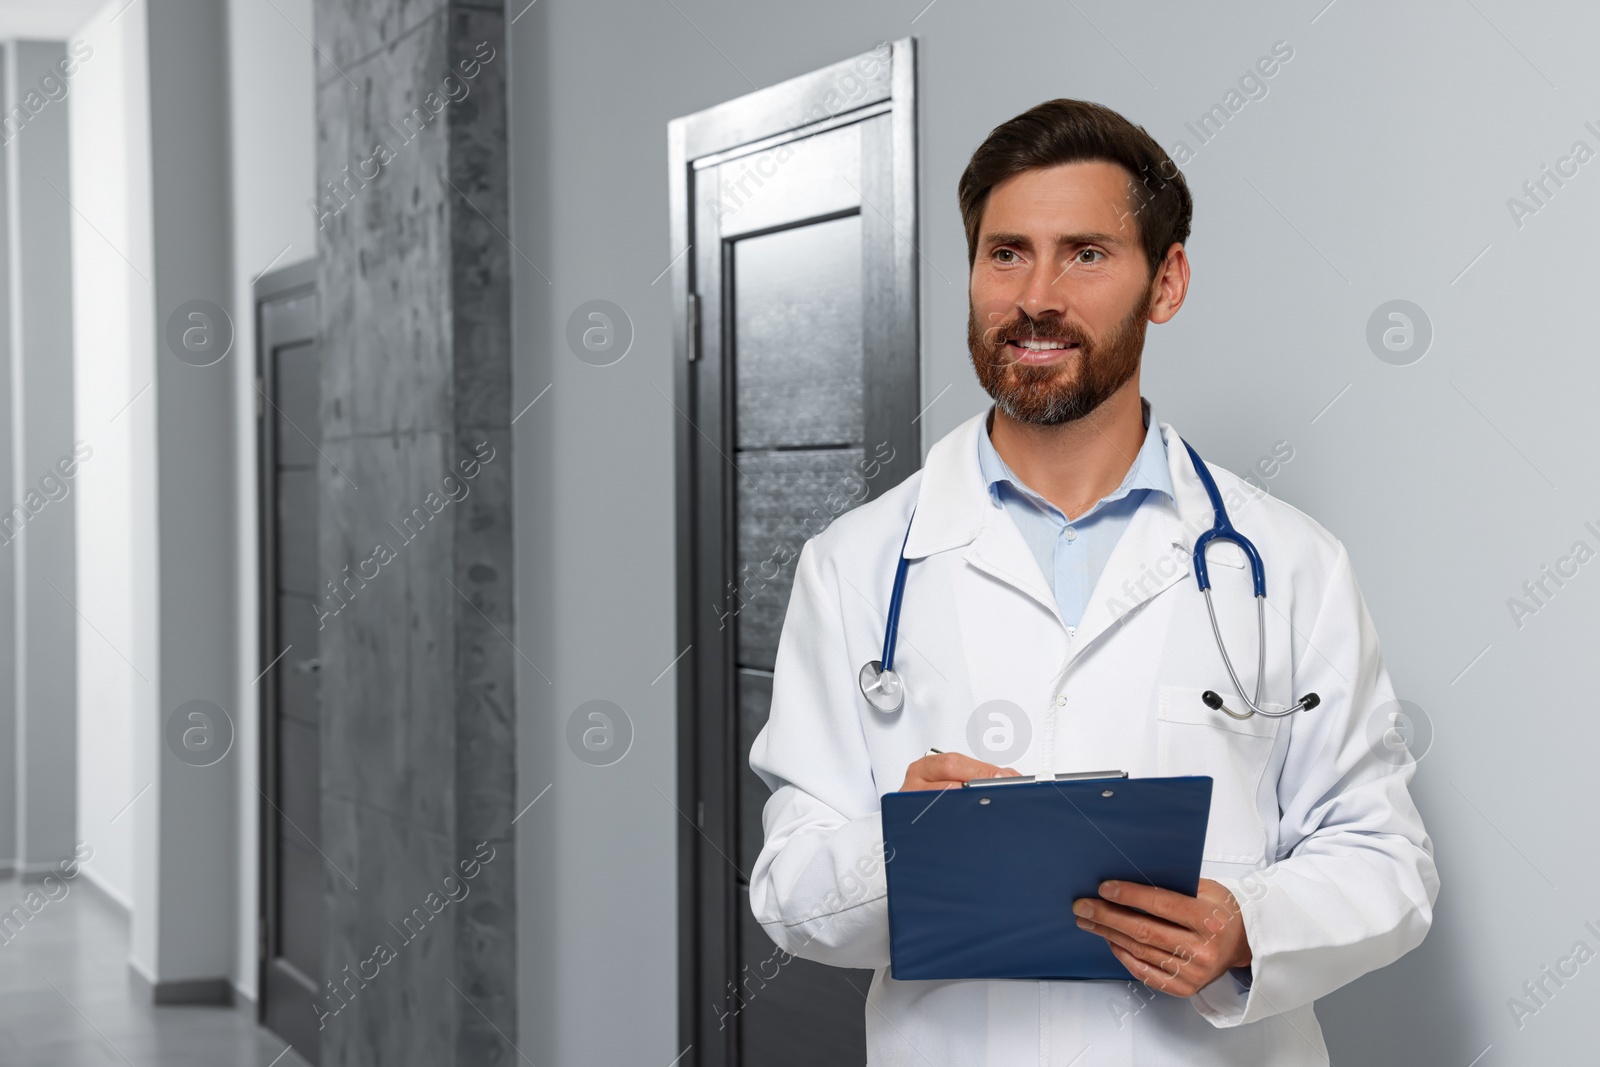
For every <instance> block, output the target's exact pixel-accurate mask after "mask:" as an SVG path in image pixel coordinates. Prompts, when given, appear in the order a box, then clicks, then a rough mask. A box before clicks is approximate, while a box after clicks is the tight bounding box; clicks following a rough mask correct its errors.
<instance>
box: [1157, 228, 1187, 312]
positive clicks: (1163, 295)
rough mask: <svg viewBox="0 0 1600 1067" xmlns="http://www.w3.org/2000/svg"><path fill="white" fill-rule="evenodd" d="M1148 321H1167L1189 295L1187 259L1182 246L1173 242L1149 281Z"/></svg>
mask: <svg viewBox="0 0 1600 1067" xmlns="http://www.w3.org/2000/svg"><path fill="white" fill-rule="evenodd" d="M1150 286H1151V300H1150V321H1151V322H1154V323H1157V324H1160V323H1163V322H1166V321H1168V320H1169V319H1171V318H1172V316H1174V315H1176V314H1177V313H1178V309H1179V308H1181V307H1182V306H1183V300H1184V297H1186V296H1188V295H1189V257H1188V255H1187V254H1186V253H1185V252H1184V250H1183V245H1181V244H1178V243H1177V242H1173V245H1172V247H1171V248H1169V249H1167V255H1166V258H1164V259H1163V260H1162V261H1161V267H1160V269H1159V270H1157V271H1156V276H1155V277H1154V278H1152V279H1151V281H1150Z"/></svg>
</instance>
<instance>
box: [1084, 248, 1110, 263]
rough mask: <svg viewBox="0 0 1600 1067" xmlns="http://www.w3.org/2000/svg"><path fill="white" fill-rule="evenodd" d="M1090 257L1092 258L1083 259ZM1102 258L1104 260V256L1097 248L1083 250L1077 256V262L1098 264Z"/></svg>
mask: <svg viewBox="0 0 1600 1067" xmlns="http://www.w3.org/2000/svg"><path fill="white" fill-rule="evenodd" d="M1090 256H1092V257H1094V258H1092V259H1090V258H1085V257H1090ZM1104 258H1106V254H1105V253H1104V252H1102V251H1100V249H1098V248H1085V249H1084V250H1083V251H1081V252H1079V253H1078V255H1077V260H1078V262H1079V263H1098V262H1100V261H1101V260H1102V259H1104Z"/></svg>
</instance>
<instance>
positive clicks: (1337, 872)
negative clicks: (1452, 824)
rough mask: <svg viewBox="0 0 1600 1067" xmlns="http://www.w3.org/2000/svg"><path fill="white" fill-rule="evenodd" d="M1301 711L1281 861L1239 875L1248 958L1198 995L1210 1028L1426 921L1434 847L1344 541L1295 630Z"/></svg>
mask: <svg viewBox="0 0 1600 1067" xmlns="http://www.w3.org/2000/svg"><path fill="white" fill-rule="evenodd" d="M1297 636H1300V637H1303V644H1304V648H1303V649H1301V650H1299V652H1300V655H1299V665H1298V666H1297V668H1296V670H1295V673H1294V679H1295V689H1294V691H1295V693H1297V694H1300V693H1306V692H1315V693H1317V694H1318V695H1320V696H1321V698H1322V703H1321V706H1320V707H1318V708H1316V709H1313V710H1312V711H1310V712H1304V713H1297V714H1296V715H1295V717H1294V719H1293V730H1294V733H1293V735H1292V736H1291V738H1290V741H1289V747H1288V751H1287V753H1286V755H1285V762H1284V766H1283V771H1282V773H1281V775H1280V777H1279V780H1278V807H1279V810H1280V812H1281V815H1280V817H1279V832H1280V836H1279V840H1280V846H1279V855H1281V856H1284V857H1285V858H1283V859H1281V860H1279V861H1278V862H1276V863H1273V864H1271V865H1269V866H1267V867H1264V868H1262V869H1261V870H1258V871H1252V872H1250V873H1249V874H1247V875H1246V876H1245V877H1243V878H1218V879H1217V881H1218V882H1220V883H1221V884H1222V885H1224V886H1226V887H1227V889H1228V890H1229V892H1231V893H1232V894H1233V895H1234V898H1235V899H1237V900H1238V902H1239V905H1240V907H1241V910H1242V913H1243V917H1244V926H1245V934H1246V936H1247V937H1248V939H1249V942H1250V950H1251V955H1252V960H1251V964H1250V969H1249V975H1248V977H1247V978H1242V980H1241V979H1239V978H1235V977H1234V976H1233V975H1232V974H1229V975H1223V976H1222V977H1221V978H1220V979H1218V980H1217V981H1215V982H1212V983H1211V984H1210V985H1208V986H1206V988H1204V989H1202V990H1201V991H1200V992H1199V993H1198V994H1196V996H1195V998H1194V1004H1195V1007H1196V1008H1197V1009H1198V1010H1199V1011H1200V1013H1201V1014H1202V1015H1203V1016H1205V1018H1206V1019H1207V1020H1209V1021H1210V1022H1211V1023H1212V1024H1213V1025H1215V1026H1219V1027H1222V1026H1238V1025H1240V1024H1241V1023H1249V1022H1255V1021H1256V1020H1258V1019H1262V1018H1266V1017H1267V1016H1270V1015H1275V1014H1279V1013H1283V1012H1288V1011H1292V1010H1294V1009H1295V1008H1299V1007H1302V1006H1304V1005H1306V1004H1310V1003H1311V1002H1312V1001H1314V1000H1316V999H1317V998H1318V997H1322V996H1326V995H1327V994H1329V993H1331V992H1333V991H1334V990H1336V989H1338V988H1339V987H1341V986H1343V985H1345V984H1346V983H1349V982H1351V981H1354V980H1355V979H1356V978H1358V977H1360V976H1361V975H1363V974H1365V973H1367V972H1368V971H1372V970H1376V969H1377V968H1379V967H1384V966H1387V965H1388V964H1390V963H1392V962H1394V961H1395V960H1397V959H1399V958H1400V957H1401V956H1403V955H1405V954H1406V953H1407V952H1409V951H1411V950H1412V949H1413V948H1415V947H1416V946H1417V945H1418V944H1419V943H1421V941H1422V938H1423V935H1425V934H1426V933H1427V932H1428V927H1429V926H1430V925H1431V923H1432V921H1433V904H1434V901H1435V899H1436V898H1437V897H1438V894H1439V876H1438V872H1437V870H1436V869H1435V867H1434V862H1433V844H1432V842H1431V841H1430V840H1429V839H1428V835H1427V833H1426V831H1424V829H1423V826H1422V819H1421V816H1420V815H1418V813H1417V809H1416V806H1415V805H1414V804H1413V803H1412V800H1411V794H1410V792H1409V790H1408V789H1407V784H1408V783H1409V782H1410V780H1411V776H1412V773H1413V772H1414V771H1415V769H1416V764H1415V762H1414V761H1413V760H1412V759H1411V758H1410V757H1409V756H1408V755H1407V754H1406V753H1405V752H1404V750H1403V749H1400V748H1397V747H1395V735H1394V734H1392V733H1388V732H1387V731H1388V729H1389V728H1390V723H1391V720H1390V718H1389V716H1390V713H1391V712H1392V711H1394V710H1397V706H1396V705H1395V704H1394V703H1393V701H1394V689H1393V687H1392V686H1391V685H1390V682H1389V674H1388V671H1387V670H1385V668H1384V666H1383V661H1382V659H1381V658H1380V656H1379V653H1378V638H1377V634H1376V632H1375V630H1374V628H1373V625H1372V618H1371V616H1370V615H1368V613H1367V607H1366V603H1365V602H1364V601H1363V599H1362V597H1361V592H1360V590H1359V589H1358V588H1357V587H1356V581H1355V575H1354V573H1353V572H1352V570H1351V567H1350V559H1349V555H1348V554H1347V553H1346V551H1345V549H1344V546H1343V545H1340V546H1339V550H1338V555H1337V558H1336V559H1335V561H1334V564H1333V568H1332V573H1331V575H1330V577H1329V580H1328V585H1327V588H1326V589H1325V590H1324V593H1323V597H1322V601H1321V604H1320V605H1319V606H1318V608H1317V616H1316V620H1315V622H1314V623H1313V624H1312V626H1311V630H1310V632H1309V633H1305V632H1304V631H1303V630H1300V631H1299V632H1298V633H1297Z"/></svg>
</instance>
